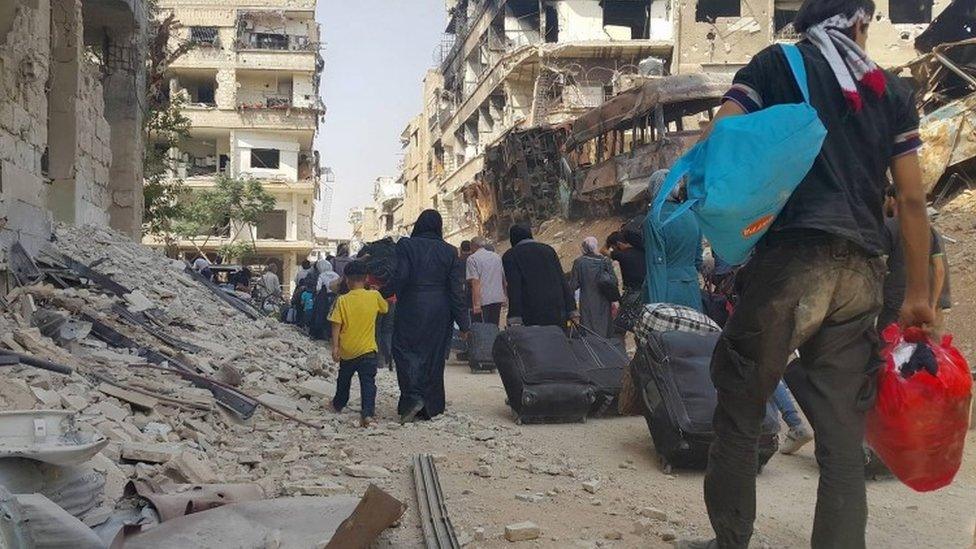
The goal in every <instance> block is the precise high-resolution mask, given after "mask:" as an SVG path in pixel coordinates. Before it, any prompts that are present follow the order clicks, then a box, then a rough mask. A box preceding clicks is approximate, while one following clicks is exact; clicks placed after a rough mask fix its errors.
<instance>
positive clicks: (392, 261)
mask: <svg viewBox="0 0 976 549" xmlns="http://www.w3.org/2000/svg"><path fill="white" fill-rule="evenodd" d="M359 257H362V258H364V259H363V260H362V261H364V262H365V263H366V270H367V272H368V273H369V274H370V276H372V277H373V278H375V279H376V280H378V281H380V283H381V285H382V286H386V285H387V284H388V283H389V282H390V281H391V280H393V276H394V275H395V274H396V267H397V258H396V242H394V241H393V239H392V238H390V237H386V238H384V239H382V240H377V241H376V242H370V243H369V244H366V245H365V246H363V248H362V249H361V250H360V251H359Z"/></svg>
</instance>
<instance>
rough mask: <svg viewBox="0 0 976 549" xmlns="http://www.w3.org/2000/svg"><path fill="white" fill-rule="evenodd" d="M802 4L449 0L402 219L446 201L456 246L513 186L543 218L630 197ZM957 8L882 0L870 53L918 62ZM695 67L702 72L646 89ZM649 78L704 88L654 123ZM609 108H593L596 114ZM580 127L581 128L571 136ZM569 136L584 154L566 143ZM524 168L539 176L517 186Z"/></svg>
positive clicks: (407, 134)
mask: <svg viewBox="0 0 976 549" xmlns="http://www.w3.org/2000/svg"><path fill="white" fill-rule="evenodd" d="M800 3H801V2H800V1H799V0H790V1H784V0H760V1H757V0H697V1H694V0H692V1H689V2H676V1H673V0H448V1H447V10H448V24H447V28H446V34H445V35H444V39H443V42H442V44H441V46H440V48H439V52H438V54H439V57H440V59H441V62H440V65H439V66H438V67H437V68H435V69H434V70H433V71H431V72H429V73H428V75H427V76H426V78H425V79H424V85H423V99H424V109H423V111H422V112H421V113H420V115H419V116H418V117H417V118H415V119H414V120H412V121H411V122H410V123H409V125H408V126H407V128H406V129H405V130H404V139H403V143H404V158H405V162H404V166H403V173H402V176H401V182H402V184H403V185H404V189H405V196H404V199H403V204H404V207H403V214H402V216H401V217H402V218H403V219H404V224H405V226H406V227H403V228H408V227H409V224H410V223H412V221H413V219H415V217H416V214H417V213H419V212H420V211H421V210H422V209H424V208H436V209H438V210H439V211H441V213H442V214H443V215H444V218H445V232H446V233H447V236H448V238H449V240H451V241H452V242H454V243H457V242H459V241H460V240H462V239H465V238H470V237H471V236H474V235H475V234H476V233H478V232H482V231H484V230H486V229H487V230H489V231H490V230H493V229H494V228H495V227H485V222H486V219H489V218H492V217H493V216H494V212H493V211H492V210H494V209H506V210H508V209H511V208H512V202H513V200H514V199H511V198H510V197H509V198H506V197H505V196H504V195H505V194H506V193H508V194H509V195H513V194H524V195H531V196H533V197H535V204H534V205H532V206H531V207H528V208H526V209H525V211H524V212H522V213H523V214H525V215H523V216H522V217H523V219H524V218H526V217H527V218H529V219H530V220H532V221H541V220H544V219H548V218H551V217H552V216H554V215H568V214H569V213H570V211H569V210H570V208H569V207H568V206H567V204H569V203H570V202H571V199H573V198H574V197H576V196H578V195H579V192H578V191H579V190H580V188H582V187H585V188H586V190H587V193H589V192H590V191H592V190H594V185H595V186H597V187H599V189H600V193H597V194H598V195H601V194H603V195H605V194H609V195H612V196H614V198H619V197H620V196H621V195H622V194H623V192H624V191H623V187H624V183H626V182H628V181H630V182H633V181H637V180H640V179H642V178H643V177H644V176H645V175H649V171H647V170H653V169H655V168H656V167H663V165H664V160H665V158H664V157H662V162H660V163H658V164H655V163H654V162H646V161H643V163H642V161H641V160H640V159H638V158H637V157H638V156H640V155H641V154H643V153H645V152H646V150H647V148H646V147H644V146H643V145H647V144H650V143H651V142H653V141H655V140H660V139H662V138H663V136H664V135H665V134H667V135H672V136H676V135H680V136H682V139H681V140H682V141H685V142H687V141H688V139H689V138H690V136H689V135H688V133H689V132H694V131H696V130H697V127H693V126H692V125H690V124H692V123H693V122H694V121H695V120H696V119H698V120H707V118H708V117H709V116H710V114H711V112H712V111H713V110H714V107H715V106H716V105H717V102H718V99H719V98H720V97H721V94H720V93H719V95H718V96H717V97H715V96H714V94H715V93H717V92H716V90H720V89H721V87H722V86H723V85H727V83H728V82H729V81H730V79H731V75H732V74H734V72H735V71H736V70H737V69H739V68H740V67H742V66H744V65H745V64H746V63H747V62H748V61H749V59H750V58H751V57H752V55H753V54H755V53H756V52H758V51H759V50H761V49H762V48H764V47H766V46H768V45H769V44H772V43H775V42H777V41H793V40H796V39H798V36H797V35H796V33H795V32H794V31H793V29H792V24H791V22H792V19H793V17H794V16H795V14H796V11H797V10H798V9H799V6H800ZM947 4H948V2H947V1H946V0H879V1H878V2H877V13H876V17H875V19H876V20H875V21H874V23H873V24H872V26H871V35H870V41H869V44H868V47H869V51H870V53H871V55H872V57H873V58H874V59H875V60H877V61H878V62H879V63H880V64H881V65H883V66H886V67H894V66H898V65H902V64H904V63H907V62H909V61H910V60H912V59H914V58H915V56H916V53H915V50H914V41H915V38H916V37H917V36H918V35H919V34H920V33H921V32H922V31H924V30H925V28H926V27H927V25H928V23H929V22H930V21H931V20H932V19H933V17H934V16H935V15H937V14H938V13H940V12H941V11H942V10H943V9H944V8H945V6H946V5H947ZM686 75H703V76H700V77H699V79H698V80H697V82H696V81H693V80H694V78H692V80H688V79H685V80H684V81H681V82H677V83H671V84H649V81H651V80H654V79H658V78H665V79H667V78H674V77H675V76H686ZM689 77H690V76H689ZM644 85H649V86H651V88H653V89H651V90H646V93H650V92H652V91H653V90H657V89H661V90H664V92H665V93H664V95H665V96H667V97H676V96H674V95H673V92H674V91H675V90H683V89H684V90H693V93H696V94H697V93H704V94H706V95H703V96H696V97H698V98H699V99H700V100H701V101H697V102H695V101H693V102H691V104H689V105H687V107H688V108H690V109H691V111H690V112H685V110H682V109H679V110H675V111H674V113H673V114H670V115H668V117H667V120H664V119H663V118H659V119H658V120H655V119H654V117H655V116H657V115H656V114H655V110H656V108H655V107H654V105H651V104H650V98H649V97H647V96H646V93H644V94H642V92H641V91H640V90H641V87H642V86H644ZM628 90H636V91H632V92H631V93H632V94H636V95H640V96H641V97H631V98H630V99H626V100H623V101H620V102H618V103H617V104H616V105H615V106H612V107H609V108H610V109H611V110H612V109H618V110H619V109H620V108H622V107H621V106H622V105H624V106H626V105H629V106H630V107H631V108H634V109H636V110H632V111H631V112H628V113H621V112H610V113H606V114H607V115H609V116H610V118H611V119H612V120H611V121H610V122H607V121H603V122H599V124H598V125H597V126H592V125H591V126H590V127H586V128H584V127H583V126H585V125H586V124H584V125H583V126H580V125H579V123H578V119H579V118H580V117H582V116H583V115H586V114H587V113H590V112H591V111H594V110H597V109H600V108H601V107H602V108H608V107H604V105H605V104H606V103H607V102H608V101H609V100H611V99H612V98H614V97H615V96H617V95H618V94H620V93H624V92H627V91H628ZM669 90H670V91H669ZM694 90H697V91H694ZM669 94H670V95H669ZM642 109H643V110H642ZM672 110H673V109H672ZM679 111H680V112H679ZM601 116H602V115H600V114H596V115H591V116H590V122H593V121H594V120H597V121H598V119H599V118H600V117H601ZM696 117H697V118H696ZM611 122H612V124H611ZM655 123H657V124H658V125H659V126H660V127H654V126H655ZM601 124H602V125H601ZM608 124H610V125H608ZM578 131H582V132H583V133H578V134H577V135H576V136H575V137H574V136H572V133H574V132H578ZM580 139H582V141H579V142H577V141H576V140H580ZM567 141H572V143H570V144H571V145H572V149H573V150H571V151H564V147H565V145H566V144H567ZM513 151H519V152H518V154H514V153H513ZM564 152H565V153H568V154H564ZM678 152H680V151H672V153H674V154H677V153H678ZM674 154H671V155H670V156H674ZM670 156H668V157H670ZM613 157H627V158H628V159H630V161H631V164H634V163H637V164H641V166H639V168H640V170H643V171H640V170H638V171H637V172H635V171H634V170H632V169H628V171H627V174H626V177H622V178H620V180H617V179H615V178H613V177H611V178H610V179H609V180H608V179H607V175H608V172H606V171H605V170H604V171H603V172H602V173H601V174H600V176H599V177H597V176H592V177H590V180H589V181H588V182H587V175H586V174H585V173H583V170H585V169H589V168H590V167H592V166H593V165H594V164H599V163H600V162H605V161H607V160H608V159H609V158H613ZM489 159H490V160H491V161H489ZM499 162H500V163H501V165H499ZM519 171H521V172H522V173H523V174H525V173H530V172H531V177H524V178H522V179H523V180H524V181H521V182H520V183H517V184H516V183H513V181H516V180H518V178H517V177H516V175H517V173H518V172H519ZM644 172H647V173H644ZM601 178H602V180H601ZM505 185H509V186H510V187H511V186H517V185H521V186H522V187H523V188H521V189H512V188H509V189H505V188H503V187H504V186H505ZM560 187H561V188H560ZM630 198H634V197H630ZM587 200H589V199H588V198H587ZM584 201H585V200H584ZM374 208H377V209H378V206H375V205H374ZM486 208H487V209H488V210H489V211H485V210H486ZM582 210H583V211H590V210H588V209H587V208H583V209H582ZM395 229H398V230H400V229H402V228H398V227H395ZM390 232H391V233H393V232H396V231H390Z"/></svg>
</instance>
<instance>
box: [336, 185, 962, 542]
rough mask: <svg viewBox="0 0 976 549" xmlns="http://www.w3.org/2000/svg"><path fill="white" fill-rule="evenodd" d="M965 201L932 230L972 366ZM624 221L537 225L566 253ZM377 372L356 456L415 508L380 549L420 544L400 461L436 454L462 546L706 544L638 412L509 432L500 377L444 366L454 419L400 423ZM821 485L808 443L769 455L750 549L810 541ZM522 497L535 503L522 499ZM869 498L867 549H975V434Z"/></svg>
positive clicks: (698, 501) (698, 499) (681, 477)
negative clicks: (942, 483)
mask: <svg viewBox="0 0 976 549" xmlns="http://www.w3.org/2000/svg"><path fill="white" fill-rule="evenodd" d="M961 201H963V202H964V203H962V204H961V205H960V204H956V206H957V207H956V208H952V207H949V208H946V210H945V212H944V213H943V215H942V219H941V220H940V222H939V226H940V228H941V229H942V230H943V231H944V233H945V234H946V235H947V236H949V237H950V238H952V239H953V240H955V242H954V243H953V242H950V243H948V244H947V252H948V254H949V258H950V262H951V264H952V269H951V272H952V287H953V296H954V308H953V311H952V312H951V314H950V315H949V320H948V322H949V327H950V330H951V331H953V332H954V333H955V337H956V342H957V345H958V347H959V348H960V349H962V350H963V352H964V354H965V355H966V356H967V357H969V358H971V359H972V358H973V357H974V356H976V355H974V351H976V300H973V299H972V296H973V295H976V267H974V265H976V263H974V261H976V238H974V237H976V214H974V213H972V212H974V211H976V194H974V195H972V196H968V197H963V199H961ZM970 202H971V203H970ZM618 224H619V220H606V222H605V223H604V225H606V227H597V228H594V227H592V226H584V225H583V224H577V223H567V224H565V225H562V226H555V225H554V226H550V227H546V229H547V230H543V231H540V233H541V235H540V236H541V238H540V239H541V240H543V241H549V242H553V243H554V244H556V245H557V248H559V249H560V251H561V252H562V255H563V256H564V257H565V256H569V255H571V254H574V253H575V247H574V246H575V245H576V244H575V243H576V242H578V241H579V240H580V239H581V238H582V236H586V234H585V233H589V234H601V233H600V230H597V229H612V228H615V226H617V225H618ZM570 261H571V260H570ZM380 377H381V379H380V386H381V392H382V393H384V394H381V395H380V404H379V407H378V411H379V415H380V417H381V420H380V425H379V429H377V430H376V431H377V432H374V433H372V434H373V435H375V436H369V437H367V442H366V444H365V445H364V444H359V443H354V444H355V447H356V451H357V452H359V454H358V455H357V457H358V458H362V459H363V460H366V461H369V462H372V463H377V464H380V465H384V466H386V467H387V468H389V469H390V470H391V471H393V472H394V473H395V474H394V477H392V478H390V479H386V480H384V481H382V484H383V485H384V486H385V487H386V488H388V489H389V490H391V491H392V492H393V493H394V494H395V495H397V496H398V497H400V498H402V499H403V501H405V502H406V503H408V504H409V505H410V509H409V510H408V511H407V514H406V515H405V517H404V519H403V520H402V523H401V525H400V526H399V527H398V528H395V529H392V530H390V531H388V532H387V533H385V534H384V535H383V537H382V538H381V541H380V542H379V543H378V545H379V546H380V547H421V546H422V542H421V537H420V526H419V520H418V515H417V509H416V502H415V500H414V496H413V487H412V480H411V476H410V473H409V465H408V464H409V460H410V456H411V455H413V454H414V453H417V452H431V453H434V454H435V455H436V456H437V459H438V469H439V471H440V476H441V484H442V486H443V489H444V492H445V494H446V498H447V506H448V509H449V513H450V516H451V519H452V521H453V523H454V525H455V527H456V529H457V531H458V532H459V535H460V537H461V538H462V540H464V541H466V542H468V545H467V546H468V547H478V548H495V547H509V546H512V545H516V546H524V547H553V548H563V547H621V548H623V547H626V548H630V547H634V548H637V547H671V546H672V545H673V542H672V540H674V539H677V540H681V539H689V538H698V539H700V538H704V537H711V536H710V534H711V528H710V526H709V523H708V519H707V516H706V514H705V507H704V503H703V501H702V474H701V473H700V472H691V471H677V472H676V473H675V474H672V475H665V474H664V473H663V472H661V470H660V469H659V467H658V464H657V458H656V456H655V454H654V450H653V446H652V444H651V438H650V434H649V432H648V429H647V426H646V424H645V422H644V419H643V418H641V417H627V418H610V419H591V420H589V421H588V422H587V423H585V424H572V425H542V426H517V425H515V424H514V422H513V421H512V416H511V413H510V411H509V409H508V408H507V406H506V405H505V396H504V390H503V388H502V384H501V380H500V379H499V377H498V376H497V374H472V373H470V371H469V370H468V368H467V367H466V366H465V365H462V364H459V363H451V364H449V365H448V370H447V376H446V383H447V387H448V400H449V405H448V408H449V410H450V412H451V413H450V414H448V417H446V418H442V419H439V420H437V421H433V422H429V423H426V424H417V425H412V426H407V427H403V428H401V427H398V426H396V425H395V421H394V419H395V418H394V410H395V400H394V399H395V396H396V391H395V389H393V387H395V380H394V377H395V376H394V375H393V374H392V373H390V372H386V371H384V372H381V374H380ZM348 419H349V421H350V422H352V421H353V420H354V418H353V416H349V418H348ZM472 422H473V423H472ZM352 438H353V437H350V442H353V440H352ZM479 475H480V476H479ZM591 479H598V480H599V481H600V487H599V489H598V490H597V491H596V493H589V492H587V491H585V490H584V489H583V488H582V483H583V482H584V481H587V480H591ZM817 479H818V471H817V465H816V462H815V461H814V458H813V445H812V444H811V445H808V446H807V447H806V448H804V449H803V450H802V451H801V452H800V453H799V454H798V455H796V456H783V455H777V456H775V457H774V458H773V459H772V461H771V462H770V463H769V465H768V466H767V467H766V468H765V469H764V471H763V473H762V474H761V475H760V477H759V479H758V497H759V503H758V509H759V511H758V513H759V516H758V518H757V521H756V535H755V537H754V538H753V545H752V546H753V547H771V548H780V547H808V546H809V541H808V540H809V534H810V528H811V525H812V519H813V511H814V505H815V501H816V488H817ZM364 482H365V481H364ZM519 495H521V496H522V497H523V498H524V499H529V500H534V501H523V500H520V499H517V497H516V496H519ZM533 496H535V497H533ZM868 501H869V505H870V511H869V513H870V515H869V520H868V528H867V540H868V547H871V548H893V549H897V548H923V547H925V548H928V547H931V548H940V549H941V548H968V547H971V546H973V539H974V531H976V431H970V432H969V436H968V438H967V449H966V455H965V459H964V462H963V465H962V468H961V470H960V472H959V474H958V476H957V478H956V480H955V482H954V483H953V484H952V485H951V486H949V487H947V488H944V489H942V490H939V491H936V492H932V493H927V494H920V493H916V492H914V491H912V490H911V489H909V488H908V487H906V486H904V485H902V484H901V483H900V482H898V481H897V480H894V479H887V480H872V481H869V482H868ZM647 507H653V508H655V509H657V510H659V511H663V512H665V513H666V514H667V518H666V520H656V519H642V510H643V509H645V508H647ZM521 521H532V522H534V523H535V524H537V525H538V526H539V527H540V528H541V530H542V536H541V537H540V538H539V539H538V540H535V541H528V542H520V543H517V544H512V543H510V542H508V541H506V540H505V539H504V535H503V533H504V528H505V525H507V524H512V523H516V522H521ZM476 529H483V530H484V536H485V537H484V539H483V540H473V538H474V537H475V531H476Z"/></svg>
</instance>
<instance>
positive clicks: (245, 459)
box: [237, 454, 261, 465]
mask: <svg viewBox="0 0 976 549" xmlns="http://www.w3.org/2000/svg"><path fill="white" fill-rule="evenodd" d="M237 463H240V464H241V465H257V464H258V463H261V454H241V455H240V456H238V457H237Z"/></svg>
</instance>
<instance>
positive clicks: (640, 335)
mask: <svg viewBox="0 0 976 549" xmlns="http://www.w3.org/2000/svg"><path fill="white" fill-rule="evenodd" d="M641 313H642V314H641V315H640V317H639V319H638V320H637V322H636V323H635V325H634V330H633V331H634V339H636V340H637V344H638V345H646V344H647V338H648V336H649V335H650V333H651V332H674V331H678V332H694V333H708V332H720V331H722V329H721V328H719V327H718V324H716V323H715V321H714V320H712V319H710V318H708V317H707V316H705V315H704V314H702V313H700V312H698V311H696V310H694V309H689V308H688V307H683V306H681V305H672V304H670V303H651V304H648V305H645V306H644V307H643V308H642V309H641ZM632 368H633V362H631V364H630V365H628V366H627V368H624V375H623V378H622V379H621V387H620V397H619V399H618V400H617V410H618V412H619V413H620V415H622V416H633V415H641V414H643V413H644V403H643V400H641V397H640V395H639V393H638V391H637V386H636V384H635V383H634V378H633V373H632V372H631V369H632Z"/></svg>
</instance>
